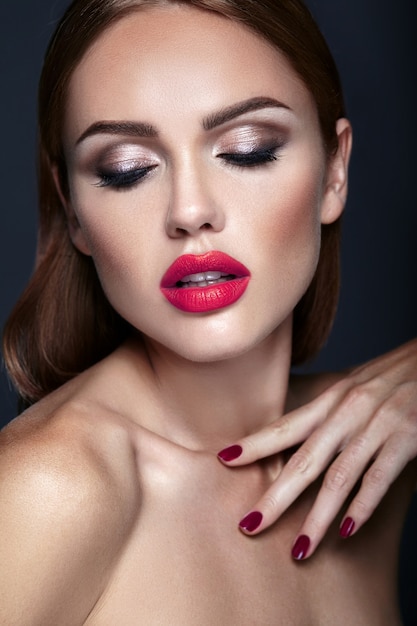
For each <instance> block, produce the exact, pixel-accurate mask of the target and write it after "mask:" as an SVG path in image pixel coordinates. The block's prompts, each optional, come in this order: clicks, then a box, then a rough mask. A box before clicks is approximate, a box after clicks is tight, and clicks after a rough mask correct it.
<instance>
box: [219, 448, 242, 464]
mask: <svg viewBox="0 0 417 626" xmlns="http://www.w3.org/2000/svg"><path fill="white" fill-rule="evenodd" d="M242 452H243V448H242V446H238V445H234V446H229V447H228V448H225V449H224V450H220V452H219V453H218V455H217V456H218V457H219V458H220V459H221V460H222V461H234V460H235V459H237V458H239V457H240V455H241V454H242Z"/></svg>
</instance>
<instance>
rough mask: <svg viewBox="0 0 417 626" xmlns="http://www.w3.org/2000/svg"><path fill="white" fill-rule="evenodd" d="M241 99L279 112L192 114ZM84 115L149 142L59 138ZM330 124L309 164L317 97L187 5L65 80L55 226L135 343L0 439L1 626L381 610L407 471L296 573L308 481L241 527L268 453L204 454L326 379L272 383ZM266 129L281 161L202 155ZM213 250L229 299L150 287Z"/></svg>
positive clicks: (265, 620) (264, 475) (339, 616)
mask: <svg viewBox="0 0 417 626" xmlns="http://www.w3.org/2000/svg"><path fill="white" fill-rule="evenodd" d="M160 33H163V37H161V35H160ZM190 50H193V54H192V55H190V53H189V51H190ZM255 96H256V97H260V96H262V97H269V98H274V99H276V100H278V101H279V102H281V103H283V104H285V107H275V106H274V107H270V106H268V107H266V108H261V109H258V110H257V111H251V112H247V113H245V114H244V115H241V116H239V117H236V118H234V119H233V120H230V121H228V122H227V123H225V124H222V125H221V126H218V127H216V128H213V129H211V130H209V131H207V130H205V129H204V128H203V125H202V121H203V120H204V119H206V118H207V116H210V115H213V114H216V113H218V112H219V111H224V109H225V107H230V106H234V105H235V104H236V103H239V102H242V101H247V100H248V99H249V98H253V97H255ZM103 120H104V121H119V122H120V121H135V122H138V121H139V122H142V123H146V124H152V125H153V126H154V127H155V128H156V129H158V136H157V137H156V136H153V137H146V138H143V137H136V138H134V139H133V138H132V137H126V136H125V134H120V133H119V134H117V135H115V134H108V133H105V134H103V133H100V134H94V136H92V135H91V136H89V137H85V138H84V139H83V140H82V141H80V138H81V137H82V136H83V135H85V132H86V130H87V129H89V128H91V125H92V124H95V123H96V122H98V121H103ZM337 130H338V135H339V144H340V146H339V150H338V153H337V155H336V156H335V157H334V159H333V161H332V162H331V163H330V164H327V163H326V159H325V156H324V152H323V149H322V144H321V137H320V132H319V127H318V122H317V116H316V112H315V107H314V103H313V102H312V100H311V97H310V95H309V93H308V92H307V90H306V89H305V87H304V86H303V84H302V82H301V81H300V80H299V79H298V78H297V76H296V75H295V73H294V72H293V70H292V69H291V68H290V67H289V65H288V63H287V62H286V61H285V59H283V57H282V56H281V55H280V54H279V53H278V52H277V51H275V50H272V49H271V48H270V47H269V46H268V45H267V44H265V43H264V42H263V41H262V40H261V39H259V38H258V37H257V36H255V35H254V34H252V33H251V32H248V31H246V30H245V29H244V28H243V27H242V26H240V25H238V24H235V23H233V22H230V21H228V20H225V19H223V18H221V17H219V16H217V15H215V14H212V13H209V12H207V13H206V12H201V11H198V10H196V9H190V8H186V7H184V6H181V7H179V6H177V7H170V8H169V9H166V10H161V9H159V10H157V9H152V10H148V11H146V12H144V13H141V14H137V15H132V16H130V17H128V18H126V19H124V20H123V21H121V22H119V23H117V24H115V25H113V26H112V27H111V28H110V29H109V30H108V31H106V33H104V34H103V35H102V36H101V37H100V38H99V39H98V40H97V42H96V44H95V45H94V46H93V47H92V49H91V50H90V52H89V53H87V54H86V56H85V57H84V59H83V61H82V62H81V64H80V66H79V67H78V68H77V69H76V70H75V72H74V75H73V77H72V81H71V85H70V93H69V100H68V113H67V119H66V126H65V137H64V140H65V150H66V158H67V163H68V171H69V183H70V196H69V197H68V198H65V197H63V198H62V199H63V201H64V203H65V206H66V210H67V213H68V217H69V224H70V233H71V236H72V239H73V242H74V245H75V246H77V248H78V249H79V250H80V251H81V252H82V253H84V254H89V255H90V254H91V255H92V257H93V259H94V262H95V264H96V267H97V270H98V273H99V275H100V279H101V281H102V284H103V287H104V289H105V291H106V294H107V296H108V298H109V300H110V301H111V302H112V304H113V306H114V307H115V308H116V309H117V310H118V311H119V312H120V313H121V314H122V315H123V316H124V317H125V318H126V319H128V320H129V322H130V323H131V324H132V325H133V326H134V327H135V328H136V329H138V330H141V331H142V332H143V333H145V338H144V339H143V340H142V339H141V338H140V337H139V336H135V337H132V338H131V339H130V340H129V341H128V342H127V343H126V344H125V345H123V346H121V347H120V348H119V349H118V350H117V351H116V352H114V353H113V354H112V355H110V356H109V357H108V358H106V359H104V360H103V361H102V362H100V363H99V364H97V365H96V366H94V367H93V368H91V369H89V370H87V371H86V372H84V373H83V374H81V375H80V376H78V377H77V378H75V379H74V380H72V381H71V382H70V383H68V384H66V385H64V386H62V387H61V388H60V389H58V390H57V391H56V392H54V393H52V394H50V395H49V396H47V397H46V398H45V399H43V400H42V401H40V402H39V403H38V404H36V405H35V406H34V407H32V408H31V409H29V410H28V411H27V412H26V413H25V414H24V415H22V416H21V417H20V418H18V419H17V420H16V421H15V422H13V423H12V424H11V425H10V426H9V427H7V428H6V429H5V430H4V431H3V433H2V450H3V451H2V454H1V456H0V472H1V475H2V476H4V479H3V480H2V481H1V483H0V500H1V503H2V505H1V507H0V536H1V537H7V542H6V541H4V542H3V543H2V544H1V546H0V560H1V562H2V563H3V564H4V565H5V566H4V567H3V568H2V571H1V572H0V577H2V578H0V594H2V595H0V606H1V607H2V608H1V613H0V616H1V619H0V621H1V622H3V623H5V624H6V623H7V624H8V625H9V624H10V625H14V624H16V625H17V624H19V626H22V625H26V624H28V625H30V626H34V625H39V626H41V625H45V624H56V625H61V624H62V625H63V624H71V625H74V624H88V625H92V626H105V625H109V626H110V625H114V624H124V625H130V624H132V625H133V624H135V625H137V624H144V625H148V624H158V625H159V624H181V625H187V624H190V626H191V625H195V624H202V625H204V624H207V625H211V624H213V623H231V624H247V625H248V626H249V625H252V624H254V623H256V624H265V625H269V624H279V623H285V624H294V625H299V624H305V623H309V624H321V625H323V624H329V625H330V624H335V623H343V622H344V623H346V620H347V619H349V620H351V621H352V623H358V624H366V625H367V626H369V625H371V626H372V625H373V624H375V626H377V625H378V626H380V625H381V624H382V625H384V624H387V625H388V624H389V625H390V626H392V625H393V624H398V623H399V617H398V610H397V607H396V599H395V595H396V594H395V564H396V555H397V550H398V541H399V536H400V531H401V525H402V520H403V518H404V515H405V511H406V505H407V501H408V500H409V498H410V494H411V490H412V481H413V479H414V476H413V473H412V472H411V471H408V472H404V473H403V475H402V477H401V478H400V479H399V480H398V481H397V483H396V485H395V489H393V490H390V491H389V492H388V494H387V495H386V497H385V499H384V501H383V503H382V504H381V507H380V510H379V512H378V514H376V515H374V517H373V520H372V522H371V523H370V524H369V526H367V527H366V528H365V529H364V531H363V532H362V533H360V534H359V535H357V536H355V537H352V539H351V540H350V544H349V545H348V544H347V542H342V540H341V539H340V538H339V537H338V536H337V532H336V528H335V527H334V525H333V527H332V529H331V531H332V532H331V533H330V532H329V534H328V536H327V537H326V538H325V539H324V541H323V543H322V546H321V549H320V550H318V551H317V553H316V555H315V557H314V559H309V560H307V561H306V562H305V563H298V562H296V561H294V560H293V559H292V558H291V553H290V551H291V546H292V542H293V539H294V537H295V536H296V535H297V533H298V531H299V529H300V528H301V526H302V523H303V520H304V519H305V518H306V516H307V514H308V512H309V511H310V509H311V507H312V506H313V503H314V501H315V498H316V496H317V493H318V491H319V484H317V483H315V482H313V483H312V484H311V486H310V487H309V488H308V489H306V490H305V491H304V493H303V494H302V495H301V496H300V497H299V498H298V499H297V501H296V502H295V503H294V504H293V505H292V506H291V507H290V508H289V509H288V510H287V511H286V512H285V513H284V514H283V516H282V517H281V519H280V520H279V522H278V523H277V524H275V525H274V526H273V527H271V529H270V530H268V532H265V533H261V534H260V535H259V536H258V537H256V538H255V537H253V538H252V537H248V536H246V535H244V534H243V533H241V532H239V531H238V529H237V524H236V522H237V520H239V519H240V518H241V517H242V516H243V515H244V514H245V512H246V511H248V510H250V506H251V505H252V503H253V502H256V501H260V499H261V497H262V495H263V494H264V493H265V491H266V490H267V489H268V488H271V486H272V485H274V484H277V483H276V482H275V481H276V480H277V479H278V477H279V476H280V475H282V474H283V472H284V469H283V468H284V466H285V461H286V460H287V456H288V455H286V454H284V453H278V454H274V455H273V456H272V457H269V458H268V459H265V460H260V461H258V460H256V459H254V458H248V456H246V457H245V458H244V460H243V462H244V463H246V462H248V465H246V466H243V467H241V468H239V469H238V470H237V469H236V470H231V469H230V468H228V467H225V466H224V465H222V464H221V463H219V461H218V459H217V458H216V455H215V453H216V452H217V451H218V450H219V448H220V447H224V444H225V442H227V441H237V440H238V441H245V439H244V438H245V436H248V435H249V436H251V437H255V436H256V435H255V434H256V433H260V432H261V433H262V432H265V431H263V430H262V429H263V428H265V427H267V426H268V425H270V424H271V423H273V421H274V420H275V419H276V418H277V417H280V416H282V415H283V413H284V411H285V410H286V409H289V408H291V409H295V408H296V407H299V406H300V405H302V404H305V403H306V402H308V401H311V400H313V397H314V396H315V395H317V394H318V393H319V392H321V391H323V389H324V388H325V387H326V386H328V385H330V382H331V381H330V379H328V380H326V379H321V381H320V382H319V383H318V384H317V385H316V386H314V384H313V385H310V392H307V391H306V387H305V386H304V387H303V386H302V385H297V384H294V385H292V386H291V387H290V389H288V375H289V361H290V338H291V311H292V309H293V308H294V306H295V304H296V302H297V301H298V299H299V298H300V296H301V295H302V293H303V291H304V289H305V287H306V286H307V285H308V283H309V281H310V279H311V277H312V274H313V273H314V266H315V263H316V261H317V254H318V250H319V244H320V241H319V232H320V224H321V223H324V222H331V221H332V220H334V219H336V218H337V217H338V216H339V215H340V212H341V211H342V209H343V204H344V199H345V195H346V180H347V173H346V172H347V164H348V158H349V152H350V126H349V124H348V122H347V121H346V120H341V121H339V122H338V127H337ZM277 136H279V137H280V140H281V142H282V139H284V142H283V147H281V148H279V150H278V151H277V155H276V156H277V157H278V158H277V160H272V161H268V162H267V163H266V164H263V165H262V166H259V167H256V168H253V167H251V168H248V167H246V168H242V167H236V165H234V166H231V165H230V163H226V162H225V159H224V157H221V156H220V155H224V154H225V153H231V152H235V151H240V150H242V148H243V151H245V150H247V149H248V145H249V146H250V149H251V150H252V149H253V142H254V139H255V143H256V142H258V141H259V140H261V141H262V142H263V141H265V140H266V139H267V140H268V142H270V140H271V137H272V138H273V139H274V141H275V139H276V138H277ZM248 137H249V138H250V140H248ZM132 160H133V161H134V162H135V164H136V163H137V161H138V160H139V162H140V165H139V166H140V167H143V166H144V165H145V167H148V166H149V167H152V169H151V170H149V173H147V174H146V176H145V177H144V178H143V179H142V180H141V181H140V182H139V184H137V185H136V186H133V187H131V188H129V189H124V190H117V189H115V188H114V187H113V188H112V187H111V186H108V185H107V186H103V184H102V183H103V178H100V174H98V170H100V169H103V165H105V166H106V168H107V169H108V166H109V165H111V166H113V167H114V166H115V165H116V166H120V165H122V164H123V163H124V164H125V165H126V161H127V162H128V163H127V164H128V166H129V167H130V166H131V164H132ZM135 167H136V168H137V164H136V165H135ZM210 249H217V250H222V251H224V252H227V253H228V254H230V255H232V256H234V257H236V258H237V259H238V260H240V261H241V262H243V263H244V264H245V265H246V266H247V267H248V268H249V269H250V271H251V281H250V285H249V287H248V289H247V291H246V293H245V295H244V296H243V297H242V298H241V300H239V301H238V302H237V303H236V304H235V305H233V306H231V307H228V308H227V309H224V310H222V309H220V310H217V311H216V312H213V313H210V314H205V315H196V316H190V315H189V314H188V315H187V314H184V313H182V312H180V311H178V310H177V309H175V308H173V307H172V306H170V305H169V304H168V303H167V302H166V301H165V300H164V298H163V296H162V295H161V293H160V291H159V283H160V280H161V277H162V275H163V273H164V272H165V270H166V269H167V267H168V266H169V265H170V264H171V263H172V262H173V260H175V258H177V257H178V256H179V255H180V254H184V253H195V254H196V253H203V252H205V251H207V250H210ZM271 268H275V271H273V272H271ZM277 268H278V269H277ZM144 302H146V306H143V303H144ZM259 303H262V306H260V304H259ZM302 410H303V409H302ZM294 415H298V416H301V415H302V413H300V412H298V413H295V414H293V417H294ZM293 421H294V420H293ZM247 441H249V440H248V439H246V442H247ZM287 443H288V442H287ZM283 447H286V446H283ZM258 450H259V451H260V452H261V454H260V455H259V456H263V452H264V450H262V446H261V445H260V446H259V448H258ZM249 456H250V455H249ZM254 456H256V453H255V454H254ZM339 521H340V520H339ZM330 570H331V576H329V571H330Z"/></svg>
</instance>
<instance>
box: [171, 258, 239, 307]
mask: <svg viewBox="0 0 417 626" xmlns="http://www.w3.org/2000/svg"><path fill="white" fill-rule="evenodd" d="M208 271H217V272H222V273H224V274H230V275H232V276H233V278H232V279H228V280H227V281H226V282H219V283H216V284H214V285H206V286H198V283H196V286H195V287H181V286H179V285H178V283H180V281H181V279H182V278H184V277H185V276H188V275H190V274H200V273H203V272H208ZM249 280H250V272H249V270H248V269H247V268H246V267H245V266H244V265H243V264H242V263H240V262H239V261H237V260H236V259H233V258H232V257H230V256H229V255H228V254H225V253H224V252H218V251H216V250H213V251H211V252H207V253H206V254H202V255H194V254H184V255H182V256H180V257H178V259H176V260H175V261H174V263H173V264H172V265H171V266H170V267H169V268H168V269H167V271H166V272H165V274H164V276H163V277H162V280H161V291H162V293H163V295H164V296H165V298H166V299H167V300H168V302H169V303H170V304H172V305H173V306H175V307H176V308H177V309H180V310H181V311H186V312H188V313H206V312H208V311H214V310H216V309H220V308H223V307H226V306H229V305H230V304H233V303H234V302H236V301H237V300H239V298H240V297H241V296H242V295H243V293H244V292H245V290H246V287H247V286H248V283H249Z"/></svg>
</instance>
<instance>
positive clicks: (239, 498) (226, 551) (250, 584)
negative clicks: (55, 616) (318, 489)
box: [86, 465, 398, 626]
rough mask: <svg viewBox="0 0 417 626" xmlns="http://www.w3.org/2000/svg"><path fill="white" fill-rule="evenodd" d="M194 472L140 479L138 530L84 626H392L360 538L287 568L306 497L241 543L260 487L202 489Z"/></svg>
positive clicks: (384, 587) (217, 480)
mask: <svg viewBox="0 0 417 626" xmlns="http://www.w3.org/2000/svg"><path fill="white" fill-rule="evenodd" d="M203 469H204V471H202V472H201V475H200V474H199V468H198V467H192V465H191V466H190V467H188V468H186V472H185V474H184V476H183V477H181V476H180V479H179V480H178V475H176V476H175V478H174V477H173V476H170V475H169V474H167V473H165V472H164V471H159V472H158V470H156V468H154V472H153V473H152V476H151V477H150V478H149V481H147V479H146V476H145V480H144V484H143V499H142V507H141V511H140V514H139V516H138V522H137V525H136V526H135V529H134V531H133V533H132V535H131V536H130V537H129V539H128V541H127V542H126V545H125V548H124V551H123V553H122V554H121V555H120V558H119V561H118V563H116V564H115V567H114V571H113V572H112V575H111V578H110V582H109V585H108V587H107V590H106V592H105V593H104V594H103V596H102V597H101V599H100V601H99V603H98V604H97V606H96V607H95V609H94V611H93V612H92V614H91V616H90V618H89V620H87V622H86V624H88V625H89V626H114V624H116V623H117V624H123V626H134V625H135V626H140V625H142V624H143V625H144V626H153V625H158V626H159V625H161V626H163V625H167V626H168V625H169V626H176V625H178V626H180V625H181V626H188V625H189V626H191V625H192V626H195V625H196V624H198V625H199V626H200V625H201V626H205V625H207V626H212V625H213V624H232V625H234V624H236V626H237V625H239V626H253V625H254V624H256V625H259V626H274V625H279V624H283V625H285V626H292V625H294V626H303V625H304V624H309V625H311V626H314V625H317V626H318V625H319V624H320V626H325V625H326V624H329V625H330V624H335V623H346V624H349V623H352V624H364V625H365V624H366V626H372V625H373V624H375V626H376V625H377V624H378V626H383V624H385V623H386V624H387V625H388V624H390V625H391V626H393V625H394V624H396V623H398V616H397V612H396V608H395V599H394V597H393V589H392V584H391V583H392V576H390V573H389V569H390V567H391V565H392V563H391V564H390V563H389V560H387V561H386V564H385V566H383V567H381V561H379V562H378V563H374V564H373V563H372V558H370V560H368V561H365V560H364V559H363V552H364V550H367V551H368V553H370V554H372V551H373V550H374V547H373V546H372V545H369V541H368V540H367V539H366V534H365V533H363V535H362V537H360V536H358V538H357V539H352V540H350V542H346V541H345V542H343V541H342V540H341V539H339V537H338V535H337V530H336V527H335V528H333V529H332V530H331V531H330V532H329V533H328V537H327V538H326V540H325V541H324V543H323V545H322V546H321V548H320V549H319V551H318V552H317V554H316V555H315V556H314V557H313V558H312V559H309V560H307V561H305V562H302V563H298V562H295V561H293V560H292V558H291V556H290V552H291V546H292V542H293V540H294V538H295V536H296V534H297V532H298V529H299V527H300V525H301V523H302V520H303V518H304V516H305V515H306V513H307V511H308V509H309V506H310V505H311V502H312V499H313V498H314V490H313V489H312V490H311V491H310V492H309V493H308V494H306V496H305V497H304V498H302V499H301V500H300V501H299V502H298V503H297V505H295V506H293V507H292V508H291V509H290V510H289V511H288V512H287V513H286V514H285V515H284V516H283V517H282V518H281V520H280V521H279V522H278V523H277V524H275V525H274V527H273V528H272V529H271V530H269V531H267V532H265V533H262V534H261V535H259V536H257V537H247V536H245V535H243V534H242V533H241V532H240V531H239V530H238V528H237V524H238V521H239V519H240V518H241V517H242V516H243V515H244V514H245V513H246V512H247V510H249V508H250V506H251V505H252V504H253V503H254V502H255V501H256V499H257V497H259V495H260V493H261V492H262V490H263V489H264V488H265V486H266V485H265V484H264V478H262V477H260V476H255V477H254V476H253V475H250V474H249V473H248V474H247V475H246V476H245V473H244V472H242V473H241V474H240V475H236V474H235V475H234V476H233V478H232V479H229V475H230V472H227V471H226V472H224V473H222V472H221V471H220V472H219V473H217V474H216V475H215V476H213V477H211V478H210V479H209V480H207V471H206V470H207V468H203ZM221 469H223V468H221ZM187 472H188V475H187ZM243 485H245V487H243ZM372 541H374V542H375V539H373V540H372ZM371 543H372V542H371ZM375 549H377V547H376V548H375ZM370 579H372V580H373V581H374V583H375V582H377V584H374V585H373V586H372V588H370V586H369V580H370ZM365 589H366V593H365V592H364V590H365ZM341 615H344V616H345V621H343V622H341V621H340V616H341ZM384 620H385V621H384Z"/></svg>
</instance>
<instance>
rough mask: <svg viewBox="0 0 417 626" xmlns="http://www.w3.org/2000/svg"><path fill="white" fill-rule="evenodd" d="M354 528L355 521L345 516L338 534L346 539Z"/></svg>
mask: <svg viewBox="0 0 417 626" xmlns="http://www.w3.org/2000/svg"><path fill="white" fill-rule="evenodd" d="M354 530H355V522H354V521H353V519H352V518H351V517H347V518H346V519H345V520H344V521H343V523H342V525H341V527H340V530H339V534H340V536H341V537H343V539H347V538H348V537H350V536H351V534H352V533H353V531H354Z"/></svg>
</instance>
